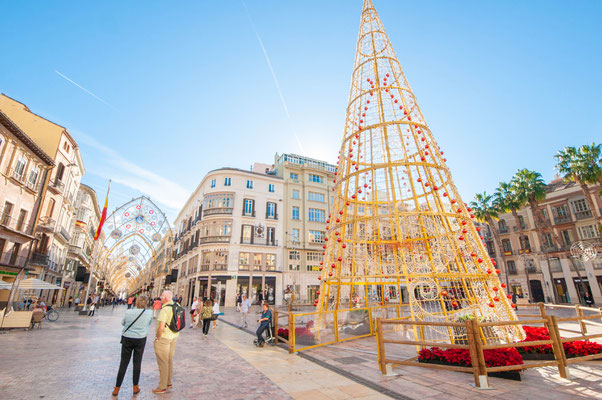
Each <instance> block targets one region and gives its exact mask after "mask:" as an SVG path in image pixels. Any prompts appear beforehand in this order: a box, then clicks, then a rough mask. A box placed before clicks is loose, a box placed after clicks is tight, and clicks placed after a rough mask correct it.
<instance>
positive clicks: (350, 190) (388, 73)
mask: <svg viewBox="0 0 602 400" xmlns="http://www.w3.org/2000/svg"><path fill="white" fill-rule="evenodd" d="M333 190H334V191H335V200H334V203H333V207H332V210H333V211H332V214H331V215H330V216H329V219H328V221H327V222H328V227H327V235H326V236H327V237H326V244H325V245H324V254H325V257H324V260H325V261H324V264H323V265H322V273H321V276H320V277H319V278H318V279H320V280H321V287H320V292H319V297H318V299H317V300H316V303H315V305H316V313H317V316H316V317H315V323H314V324H313V326H312V327H311V328H312V330H313V332H314V333H315V335H316V340H317V342H321V340H320V339H319V336H320V335H321V334H324V332H328V326H329V325H332V324H331V322H332V321H327V318H326V317H325V316H326V315H329V314H330V313H331V312H332V311H334V310H353V309H360V310H361V309H370V310H371V311H370V315H371V314H373V313H374V310H375V308H379V307H381V308H383V309H386V308H387V305H388V304H394V303H396V304H402V303H409V305H407V306H405V307H400V306H398V307H394V308H393V310H395V313H396V314H397V317H402V316H403V315H404V314H405V315H409V316H410V318H411V319H412V320H415V321H431V322H458V321H462V320H464V319H467V318H475V319H478V320H480V321H481V322H498V321H514V320H517V317H516V315H515V313H514V310H513V305H512V303H511V301H510V299H509V296H508V295H507V292H506V290H505V285H504V284H503V283H501V282H500V280H499V278H498V274H499V270H497V269H496V266H495V264H494V261H493V260H491V259H490V258H489V256H488V254H487V250H486V248H485V246H484V245H483V239H482V237H481V233H480V229H479V227H477V226H476V225H475V224H474V222H473V218H474V216H473V215H472V214H471V211H472V210H471V209H470V208H469V207H468V206H467V205H466V204H465V203H464V202H463V201H462V198H461V197H460V194H459V192H458V190H457V188H456V187H455V185H454V183H453V180H452V177H451V173H450V171H449V168H448V167H447V165H446V159H445V155H444V153H443V151H441V149H440V147H439V145H438V144H437V142H436V140H435V138H434V136H433V134H432V133H431V131H430V129H429V127H428V125H427V124H426V122H425V120H424V117H423V115H422V112H421V111H420V108H419V107H418V103H417V101H416V99H415V97H414V94H413V92H412V90H411V88H410V85H409V84H408V82H407V80H406V78H405V76H404V74H403V71H402V69H401V66H400V64H399V61H398V60H397V57H396V55H395V52H394V51H393V48H392V46H391V43H390V42H389V39H388V37H387V34H386V33H385V30H384V27H383V25H382V22H381V21H380V18H379V16H378V15H377V13H376V10H375V9H374V7H373V5H372V2H371V1H370V0H365V1H364V6H363V12H362V16H361V24H360V31H359V37H358V42H357V49H356V57H355V66H354V69H353V77H352V83H351V91H350V94H349V105H348V107H347V117H346V121H345V128H344V135H343V143H342V145H341V150H340V153H339V160H338V165H337V172H336V180H335V187H334V189H333ZM349 312H351V311H349ZM391 317H393V316H391V315H389V318H391ZM366 322H367V323H368V324H369V326H370V329H369V331H370V332H372V331H373V329H372V325H373V321H366ZM335 325H338V327H337V330H340V329H342V328H341V326H345V321H338V323H337V324H335ZM414 335H415V336H416V338H420V339H422V340H428V341H437V340H438V341H441V342H452V343H453V342H455V341H458V340H465V332H462V331H461V330H452V329H450V328H445V327H444V328H441V327H437V326H425V327H423V328H420V329H419V331H417V330H416V328H415V329H414ZM523 335H524V334H523V333H522V330H521V329H520V328H519V327H517V326H514V325H507V326H501V327H494V328H492V329H488V330H486V331H484V333H483V336H484V339H485V340H486V341H488V342H501V341H514V340H517V339H521V338H522V337H523ZM462 336H464V338H462Z"/></svg>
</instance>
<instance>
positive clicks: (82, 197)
mask: <svg viewBox="0 0 602 400" xmlns="http://www.w3.org/2000/svg"><path fill="white" fill-rule="evenodd" d="M99 220H100V207H99V205H98V198H97V196H96V191H95V190H94V189H92V188H91V187H89V186H87V185H84V184H80V186H79V189H78V191H77V196H76V199H75V214H74V215H73V218H72V221H71V223H70V225H71V226H70V229H69V232H70V240H69V247H68V250H67V260H66V262H65V267H64V268H63V279H62V283H61V284H62V287H64V288H65V290H64V291H63V292H64V293H63V295H62V300H63V301H64V299H68V298H69V296H73V297H74V298H75V297H77V294H79V292H80V290H81V289H82V286H83V283H81V282H76V281H75V273H76V272H77V268H78V267H83V268H86V269H87V270H90V269H91V265H92V262H93V260H92V251H93V249H94V246H95V243H94V235H95V233H96V228H97V227H98V222H99ZM98 243H99V244H98V245H99V246H101V245H102V241H99V242H98ZM98 261H101V260H98ZM98 270H99V271H100V268H98ZM93 280H94V279H92V281H93ZM92 284H94V282H92Z"/></svg>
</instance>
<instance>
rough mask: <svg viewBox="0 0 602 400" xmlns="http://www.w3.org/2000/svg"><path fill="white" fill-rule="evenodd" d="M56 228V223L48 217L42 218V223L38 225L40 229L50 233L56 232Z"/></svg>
mask: <svg viewBox="0 0 602 400" xmlns="http://www.w3.org/2000/svg"><path fill="white" fill-rule="evenodd" d="M55 226H56V221H55V220H53V219H52V218H50V217H48V216H47V217H42V218H40V222H39V223H38V228H40V229H44V230H46V231H48V232H54V227H55Z"/></svg>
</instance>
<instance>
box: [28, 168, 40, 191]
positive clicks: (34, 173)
mask: <svg viewBox="0 0 602 400" xmlns="http://www.w3.org/2000/svg"><path fill="white" fill-rule="evenodd" d="M38 176H40V170H39V169H37V168H32V169H31V171H30V172H29V179H28V180H27V185H28V186H29V187H31V188H33V187H34V186H35V184H36V182H37V181H38Z"/></svg>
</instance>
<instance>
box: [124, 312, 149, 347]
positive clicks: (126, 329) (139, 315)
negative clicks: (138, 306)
mask: <svg viewBox="0 0 602 400" xmlns="http://www.w3.org/2000/svg"><path fill="white" fill-rule="evenodd" d="M144 311H146V310H142V312H141V313H140V314H138V316H137V317H136V319H135V320H134V321H133V322H132V323H131V324H130V326H128V327H127V328H125V331H123V333H122V334H121V340H120V341H119V343H123V334H124V333H126V332H127V331H128V330H129V329H130V328H131V327H132V325H134V324H135V323H136V321H138V318H140V317H141V316H142V314H144Z"/></svg>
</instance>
